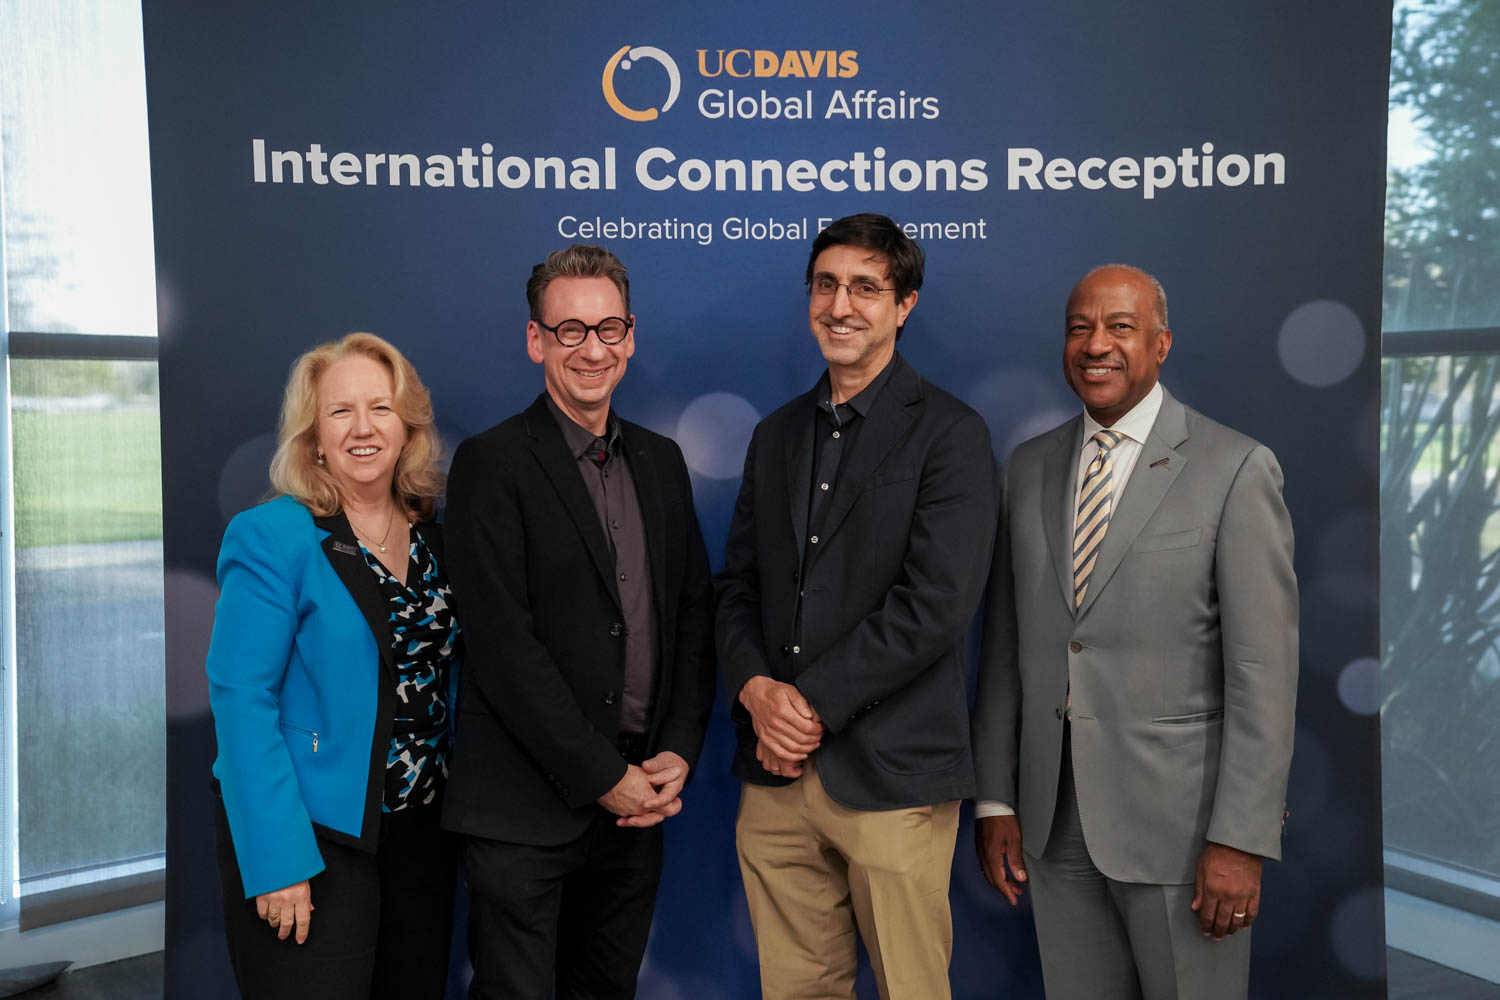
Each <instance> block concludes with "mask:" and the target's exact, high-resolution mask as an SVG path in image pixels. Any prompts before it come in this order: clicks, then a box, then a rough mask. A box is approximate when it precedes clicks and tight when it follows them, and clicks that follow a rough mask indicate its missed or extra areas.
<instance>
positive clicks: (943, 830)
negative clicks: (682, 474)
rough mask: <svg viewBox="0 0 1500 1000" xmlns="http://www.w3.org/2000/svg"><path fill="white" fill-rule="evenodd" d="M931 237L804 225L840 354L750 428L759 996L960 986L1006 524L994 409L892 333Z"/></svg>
mask: <svg viewBox="0 0 1500 1000" xmlns="http://www.w3.org/2000/svg"><path fill="white" fill-rule="evenodd" d="M923 262H924V258H923V254H922V251H921V249H920V248H919V247H918V246H917V245H916V244H915V243H914V242H913V241H912V240H911V239H910V238H909V237H908V236H907V235H906V234H905V233H903V232H902V231H901V229H900V228H898V227H897V226H896V224H895V223H893V222H892V221H891V220H890V219H888V218H886V217H885V216H883V215H853V216H849V217H847V218H843V219H840V220H838V221H837V222H835V223H833V224H832V225H831V226H829V227H828V228H827V229H825V230H823V232H822V233H820V234H819V235H818V237H817V239H816V240H815V241H814V242H813V246H812V252H811V254H810V256H809V258H808V265H807V275H806V280H807V290H808V296H809V298H808V322H809V326H810V327H811V329H812V335H813V338H814V339H815V340H816V341H817V343H818V347H819V348H820V349H821V350H822V353H823V358H824V361H825V362H826V364H827V371H826V372H825V373H824V374H823V375H822V377H820V378H819V379H818V382H817V384H816V385H815V386H814V387H813V388H812V390H811V391H809V392H807V393H805V394H803V395H801V396H798V397H797V398H796V399H794V400H792V401H791V402H790V403H788V404H786V405H785V406H783V407H781V408H780V409H779V410H777V411H776V412H774V413H772V414H771V415H770V416H768V417H767V418H766V419H765V420H763V421H761V423H760V425H759V426H758V427H756V429H755V433H754V436H753V437H752V439H751V442H750V449H749V453H748V454H747V455H746V458H745V472H744V480H743V482H742V484H741V487H740V493H739V499H738V501H737V503H736V505H735V510H734V518H733V521H732V523H731V526H730V531H729V539H728V543H727V545H726V550H725V556H724V571H723V573H722V575H721V576H720V577H719V579H718V583H717V589H718V601H719V603H718V614H717V625H716V637H717V644H718V651H719V660H720V662H721V663H722V664H723V666H724V675H725V680H726V684H727V686H728V690H729V694H730V697H731V699H732V705H733V716H734V721H735V723H736V730H737V738H738V746H737V750H736V754H735V759H734V765H733V769H734V773H735V775H736V776H737V777H739V778H740V780H741V781H742V782H743V789H742V792H741V799H740V812H739V818H738V821H737V823H736V842H737V846H738V850H739V859H740V871H741V874H742V875H743V877H744V882H745V895H746V898H747V900H748V902H749V905H750V916H751V922H752V923H753V925H754V927H755V937H756V945H757V947H758V949H759V952H760V976H761V991H762V993H763V994H764V995H765V996H766V997H768V998H772V997H774V998H791V997H797V998H812V997H850V996H853V994H854V981H855V973H856V951H855V940H856V939H855V932H856V930H857V931H858V933H859V936H860V937H861V938H863V940H864V943H865V947H866V950H867V951H868V952H869V955H870V960H871V965H872V966H873V968H874V972H875V979H876V982H877V985H878V987H879V990H880V995H881V996H882V997H883V998H890V997H921V998H923V1000H941V998H944V997H947V996H949V986H948V962H949V958H950V957H951V955H952V950H953V925H952V919H951V917H950V914H949V909H948V876H949V872H950V870H951V867H952V862H953V846H954V840H955V838H956V836H957V832H958V807H959V800H960V799H963V798H965V797H967V796H970V795H972V794H973V792H974V770H973V766H972V765H971V763H970V758H969V730H968V709H967V700H966V698H965V693H964V679H963V664H964V654H963V639H964V635H965V633H966V632H967V631H968V627H969V620H970V619H971V618H972V617H973V615H974V612H975V609H976V608H977V607H978V604H979V599H980V594H981V592H982V591H983V589H984V582H985V575H986V572H987V570H988V568H989V559H990V553H989V546H990V544H991V540H992V538H993V535H994V529H995V509H996V502H995V462H994V455H993V453H992V452H991V450H990V436H989V431H988V429H987V428H986V427H985V424H984V421H983V419H981V418H980V416H979V414H977V413H975V412H974V411H973V410H972V409H970V408H969V407H968V406H966V405H964V404H963V403H961V402H959V401H958V400H957V399H955V398H954V397H952V396H950V395H948V393H946V392H944V391H943V390H941V389H939V388H938V387H937V386H935V385H933V384H932V383H930V382H928V381H927V380H926V379H924V378H922V377H921V376H920V375H918V374H917V373H916V371H915V370H914V369H913V368H912V367H911V365H910V364H908V363H907V362H906V360H905V359H904V358H903V357H902V356H901V355H900V354H899V353H897V351H896V340H897V338H898V337H899V336H900V335H901V330H902V328H903V327H904V325H905V324H906V322H907V319H908V318H909V317H910V315H911V311H912V309H913V308H914V307H915V306H916V302H917V290H918V289H919V288H920V287H921V285H922V270H923Z"/></svg>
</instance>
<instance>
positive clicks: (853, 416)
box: [794, 359, 894, 653]
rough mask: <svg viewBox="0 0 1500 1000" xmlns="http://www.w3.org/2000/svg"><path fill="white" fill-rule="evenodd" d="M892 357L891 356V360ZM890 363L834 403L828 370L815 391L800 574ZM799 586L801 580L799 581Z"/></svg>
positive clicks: (812, 552)
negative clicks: (843, 400) (853, 393)
mask: <svg viewBox="0 0 1500 1000" xmlns="http://www.w3.org/2000/svg"><path fill="white" fill-rule="evenodd" d="M892 360H894V359H892ZM890 378H891V366H890V365H889V364H887V365H886V366H885V367H884V368H882V369H881V370H880V374H879V375H876V376H875V377H874V378H873V379H871V380H870V384H869V385H867V386H865V387H864V388H863V389H861V390H860V391H859V392H858V393H856V394H855V395H854V396H853V398H851V399H849V400H848V401H847V402H843V403H834V402H833V390H832V386H831V384H830V382H829V380H828V373H827V372H824V373H823V378H822V379H820V380H819V382H818V385H817V390H816V398H817V400H818V408H817V412H816V413H815V414H814V416H813V476H812V490H811V494H810V495H809V497H808V501H807V503H808V507H807V535H808V537H807V538H806V539H804V541H805V543H806V544H804V545H803V547H802V552H803V556H802V573H801V577H802V578H806V576H807V572H806V571H807V564H808V562H809V561H811V559H812V558H813V556H814V555H816V553H817V549H818V544H819V542H820V541H821V540H822V536H823V530H824V525H825V522H826V521H827V518H828V510H829V500H830V499H831V498H832V497H833V491H834V487H836V486H837V485H838V481H839V468H840V466H842V465H843V461H844V456H845V455H848V454H849V453H850V452H851V451H853V449H854V442H855V439H856V438H857V437H858V435H859V430H860V428H861V427H863V426H864V418H865V417H866V416H867V415H868V414H869V412H870V407H872V406H874V405H875V398H876V397H877V396H879V395H880V390H881V389H883V388H885V384H886V383H887V382H889V381H890ZM799 586H800V581H799ZM801 645H802V592H801V590H800V589H799V590H798V592H797V623H796V642H795V644H794V653H795V652H801Z"/></svg>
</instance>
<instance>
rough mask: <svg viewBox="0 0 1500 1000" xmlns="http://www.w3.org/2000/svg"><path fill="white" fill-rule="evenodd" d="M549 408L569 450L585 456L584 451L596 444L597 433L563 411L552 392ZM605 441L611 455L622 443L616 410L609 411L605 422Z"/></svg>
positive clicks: (575, 454)
mask: <svg viewBox="0 0 1500 1000" xmlns="http://www.w3.org/2000/svg"><path fill="white" fill-rule="evenodd" d="M547 409H549V410H551V411H552V418H553V419H554V420H556V421H557V426H558V428H560V429H561V430H562V435H563V441H564V442H566V443H567V446H568V452H569V453H570V454H571V455H572V456H573V457H574V458H575V459H579V458H582V457H583V453H584V452H586V451H588V450H589V449H590V448H592V447H593V446H594V438H595V436H596V435H595V434H594V432H593V431H591V430H589V429H588V428H587V427H583V426H580V425H579V424H578V422H577V421H575V420H574V419H573V418H572V417H570V416H568V415H567V414H566V413H564V412H563V411H562V407H560V406H558V405H557V402H556V400H554V399H553V398H552V394H551V393H550V392H549V393H547ZM604 441H605V446H606V447H607V448H608V449H609V453H610V454H611V455H613V454H615V453H616V451H617V449H618V447H619V443H620V418H619V417H617V416H615V411H614V410H610V411H609V417H608V418H607V419H606V421H605V423H604Z"/></svg>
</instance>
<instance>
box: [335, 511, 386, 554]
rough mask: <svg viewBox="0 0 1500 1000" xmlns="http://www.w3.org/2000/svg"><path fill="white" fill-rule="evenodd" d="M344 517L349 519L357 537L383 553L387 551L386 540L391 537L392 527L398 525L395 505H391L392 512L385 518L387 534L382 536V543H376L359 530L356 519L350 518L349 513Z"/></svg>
mask: <svg viewBox="0 0 1500 1000" xmlns="http://www.w3.org/2000/svg"><path fill="white" fill-rule="evenodd" d="M344 516H345V517H347V518H349V527H351V528H353V529H354V533H355V534H356V535H358V536H359V537H360V538H363V539H364V540H365V541H367V542H369V543H370V544H372V545H374V546H375V547H376V548H378V549H379V550H380V551H382V552H384V551H385V540H386V539H387V538H390V537H391V525H392V524H394V523H396V507H395V505H394V504H393V505H391V511H390V513H389V514H387V515H386V518H385V532H384V533H383V534H382V535H381V536H380V541H378V542H377V541H375V540H374V539H372V538H370V536H369V535H367V534H365V533H364V532H363V531H360V530H359V525H357V524H355V523H354V518H352V517H349V512H348V511H345V512H344Z"/></svg>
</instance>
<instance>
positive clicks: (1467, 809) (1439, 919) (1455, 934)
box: [1380, 0, 1500, 981]
mask: <svg viewBox="0 0 1500 1000" xmlns="http://www.w3.org/2000/svg"><path fill="white" fill-rule="evenodd" d="M1497 98H1500V2H1497V0H1481V2H1469V3H1463V2H1458V0H1441V2H1435V3H1433V2H1430V3H1416V2H1411V0H1403V2H1398V3H1397V4H1396V15H1395V31H1394V35H1393V41H1392V50H1391V98H1390V99H1391V136H1390V156H1389V165H1390V166H1389V182H1388V187H1387V193H1386V255H1385V296H1384V316H1383V326H1384V345H1383V355H1384V358H1383V361H1382V378H1383V380H1384V385H1383V389H1382V403H1381V482H1380V489H1381V497H1380V510H1381V642H1382V647H1383V655H1382V663H1381V678H1382V685H1381V686H1382V709H1381V741H1382V765H1383V772H1384V814H1385V846H1386V884H1387V888H1388V889H1389V890H1393V891H1392V893H1391V894H1390V897H1389V900H1388V905H1387V914H1388V920H1387V930H1388V939H1389V942H1390V944H1391V945H1392V946H1393V947H1396V948H1400V949H1402V950H1405V951H1411V952H1414V953H1416V954H1420V955H1423V956H1424V957H1427V958H1430V959H1433V960H1435V961H1440V962H1443V963H1444V964H1449V965H1453V966H1455V967H1456V968H1460V969H1463V970H1464V971H1467V972H1470V973H1471V974H1474V975H1479V976H1484V977H1485V978H1489V979H1491V980H1492V981H1500V960H1497V959H1495V958H1488V959H1486V958H1483V957H1482V956H1481V955H1480V954H1478V953H1477V951H1476V949H1474V948H1473V947H1472V941H1473V939H1474V938H1473V935H1475V934H1477V935H1479V936H1480V937H1479V939H1480V940H1483V939H1484V938H1485V937H1486V936H1487V937H1488V940H1489V941H1490V944H1489V946H1488V947H1487V948H1485V949H1484V950H1485V951H1488V952H1489V953H1490V954H1491V955H1493V954H1494V947H1493V941H1494V940H1495V936H1496V934H1497V931H1500V924H1491V923H1489V921H1491V920H1495V919H1500V795H1497V794H1496V790H1497V786H1496V775H1500V731H1497V728H1496V720H1497V719H1500V437H1497V434H1500V190H1497V188H1496V186H1495V183H1494V178H1495V177H1496V175H1497V172H1500V107H1497V104H1500V101H1497Z"/></svg>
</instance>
